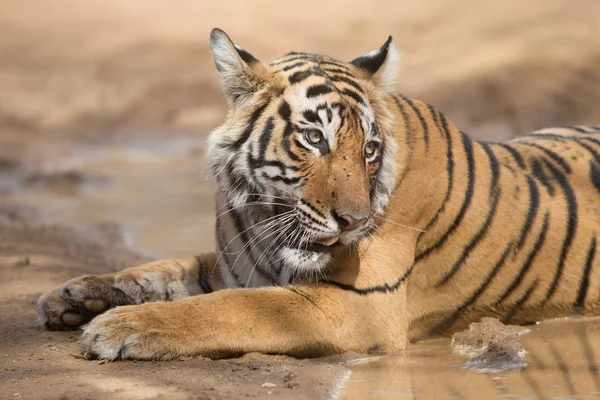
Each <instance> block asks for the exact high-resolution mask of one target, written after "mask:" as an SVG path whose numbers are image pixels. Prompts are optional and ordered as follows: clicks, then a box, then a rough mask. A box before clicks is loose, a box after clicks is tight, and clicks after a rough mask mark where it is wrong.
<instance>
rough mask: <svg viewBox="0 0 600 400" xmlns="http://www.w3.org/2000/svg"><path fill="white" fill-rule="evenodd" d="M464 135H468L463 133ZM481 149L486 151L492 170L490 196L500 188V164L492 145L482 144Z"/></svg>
mask: <svg viewBox="0 0 600 400" xmlns="http://www.w3.org/2000/svg"><path fill="white" fill-rule="evenodd" d="M463 135H466V134H464V133H463ZM480 145H481V147H482V148H483V150H484V151H485V154H486V155H487V157H488V161H489V163H490V169H491V170H492V177H491V181H492V182H491V185H490V196H491V195H492V194H493V193H494V190H495V189H496V187H497V186H498V181H499V180H500V164H499V163H498V159H497V158H496V155H495V154H494V152H493V150H492V149H491V147H490V145H489V144H487V143H480Z"/></svg>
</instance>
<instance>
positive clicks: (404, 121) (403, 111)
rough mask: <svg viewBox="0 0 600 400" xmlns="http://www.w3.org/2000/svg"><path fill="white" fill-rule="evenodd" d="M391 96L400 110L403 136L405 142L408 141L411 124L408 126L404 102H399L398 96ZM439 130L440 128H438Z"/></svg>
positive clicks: (407, 142)
mask: <svg viewBox="0 0 600 400" xmlns="http://www.w3.org/2000/svg"><path fill="white" fill-rule="evenodd" d="M392 98H393V99H394V102H395V103H396V106H397V107H398V111H400V115H402V122H403V123H404V127H405V128H406V137H405V142H406V144H409V143H410V137H411V136H410V133H411V131H412V129H411V126H410V119H409V118H408V114H407V113H406V108H405V107H404V104H402V103H401V102H400V100H398V96H392ZM440 132H441V130H440Z"/></svg>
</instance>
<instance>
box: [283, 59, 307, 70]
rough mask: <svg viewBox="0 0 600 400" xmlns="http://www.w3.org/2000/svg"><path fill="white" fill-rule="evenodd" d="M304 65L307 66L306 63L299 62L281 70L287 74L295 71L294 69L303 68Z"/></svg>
mask: <svg viewBox="0 0 600 400" xmlns="http://www.w3.org/2000/svg"><path fill="white" fill-rule="evenodd" d="M304 65H306V62H305V61H298V62H296V63H293V64H290V65H286V66H285V67H283V68H282V69H281V70H282V71H285V72H287V71H289V70H291V69H294V68H297V67H302V66H304Z"/></svg>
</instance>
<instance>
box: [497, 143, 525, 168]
mask: <svg viewBox="0 0 600 400" xmlns="http://www.w3.org/2000/svg"><path fill="white" fill-rule="evenodd" d="M496 145H498V146H501V147H502V148H504V149H505V150H506V151H508V152H509V153H510V155H511V156H512V158H513V159H514V160H515V162H516V163H517V165H518V166H519V168H521V169H525V168H526V166H525V161H524V160H523V156H522V155H521V153H519V152H518V151H517V149H515V148H514V147H512V146H511V145H509V144H508V143H496Z"/></svg>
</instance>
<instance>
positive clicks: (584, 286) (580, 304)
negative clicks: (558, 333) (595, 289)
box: [573, 236, 596, 312]
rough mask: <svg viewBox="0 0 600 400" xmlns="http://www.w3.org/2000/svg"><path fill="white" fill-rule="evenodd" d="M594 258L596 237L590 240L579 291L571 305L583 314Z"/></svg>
mask: <svg viewBox="0 0 600 400" xmlns="http://www.w3.org/2000/svg"><path fill="white" fill-rule="evenodd" d="M595 256H596V236H594V237H593V238H592V243H591V244H590V248H589V250H588V253H587V258H586V260H585V267H584V269H583V276H582V277H581V282H580V284H579V291H578V292H577V300H575V304H574V305H573V306H574V307H575V309H576V310H578V311H581V312H583V310H584V307H585V298H586V296H587V292H588V288H589V285H590V272H591V271H592V265H593V264H594V257H595Z"/></svg>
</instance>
